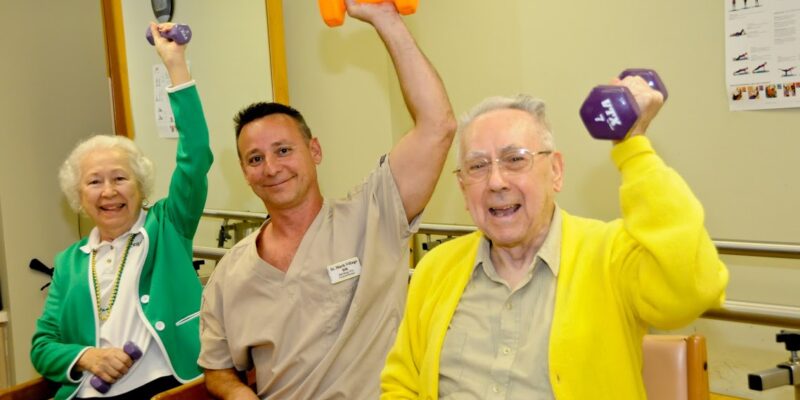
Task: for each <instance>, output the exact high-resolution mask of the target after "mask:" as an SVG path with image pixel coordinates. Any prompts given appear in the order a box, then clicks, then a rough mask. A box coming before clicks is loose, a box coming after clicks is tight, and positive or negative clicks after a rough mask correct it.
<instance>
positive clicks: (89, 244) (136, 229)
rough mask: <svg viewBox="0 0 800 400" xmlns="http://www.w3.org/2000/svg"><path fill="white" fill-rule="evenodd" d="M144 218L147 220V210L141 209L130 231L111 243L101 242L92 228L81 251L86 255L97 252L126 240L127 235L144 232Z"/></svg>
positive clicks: (98, 234)
mask: <svg viewBox="0 0 800 400" xmlns="http://www.w3.org/2000/svg"><path fill="white" fill-rule="evenodd" d="M145 218H147V210H145V209H144V208H143V209H142V211H141V212H139V219H137V220H136V222H135V223H134V224H133V226H132V227H131V229H128V231H127V232H125V233H123V234H122V235H119V237H117V238H116V239H114V240H113V241H111V242H108V241H103V242H101V241H100V230H99V229H97V227H94V228H92V231H91V232H90V233H89V239H88V240H87V241H86V244H85V245H83V246H81V251H82V252H84V253H86V254H89V253H91V252H92V251H94V250H97V249H99V248H100V247H103V246H105V245H108V244H114V243H117V242H118V241H125V240H128V234H137V233H140V232H143V231H144V220H145Z"/></svg>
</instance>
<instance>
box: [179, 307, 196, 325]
mask: <svg viewBox="0 0 800 400" xmlns="http://www.w3.org/2000/svg"><path fill="white" fill-rule="evenodd" d="M199 316H200V311H199V310H198V311H196V312H193V313H191V314H189V315H187V316H185V317H183V318H181V319H179V320H178V322H176V323H175V326H176V327H177V326H181V325H183V324H186V323H187V322H189V321H192V320H194V319H197V318H198V317H199Z"/></svg>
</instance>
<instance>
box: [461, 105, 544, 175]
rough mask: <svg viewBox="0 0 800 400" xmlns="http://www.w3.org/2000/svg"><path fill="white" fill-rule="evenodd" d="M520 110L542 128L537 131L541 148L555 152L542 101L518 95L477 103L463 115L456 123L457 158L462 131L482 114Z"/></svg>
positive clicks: (462, 140)
mask: <svg viewBox="0 0 800 400" xmlns="http://www.w3.org/2000/svg"><path fill="white" fill-rule="evenodd" d="M505 109H509V110H520V111H524V112H526V113H528V114H529V115H530V116H531V117H533V119H534V120H535V121H537V122H538V123H539V124H540V125H541V126H542V128H544V129H539V130H538V133H539V140H541V142H542V146H544V148H545V149H548V150H555V148H556V142H555V139H554V138H553V130H552V128H551V127H550V121H548V120H547V114H546V113H545V104H544V101H542V100H539V99H535V98H533V97H531V96H528V95H526V94H518V95H516V96H514V97H509V96H495V97H489V98H486V99H484V100H483V101H481V102H480V103H478V104H477V105H476V106H475V107H472V109H471V110H469V111H467V112H466V113H464V115H462V116H461V118H459V121H458V147H457V150H456V151H457V156H458V159H461V146H462V145H463V144H464V143H463V142H464V133H463V132H464V131H465V130H466V129H467V128H469V126H470V124H472V122H473V121H474V120H475V119H476V118H478V117H480V116H481V115H483V114H486V113H488V112H491V111H496V110H505Z"/></svg>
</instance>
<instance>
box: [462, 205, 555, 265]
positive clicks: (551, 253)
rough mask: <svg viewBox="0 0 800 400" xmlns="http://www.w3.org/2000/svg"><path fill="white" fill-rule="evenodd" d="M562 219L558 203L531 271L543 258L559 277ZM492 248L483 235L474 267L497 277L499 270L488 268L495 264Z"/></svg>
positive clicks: (534, 258)
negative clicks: (491, 255) (492, 260)
mask: <svg viewBox="0 0 800 400" xmlns="http://www.w3.org/2000/svg"><path fill="white" fill-rule="evenodd" d="M561 220H562V217H561V208H560V207H559V206H558V204H556V205H555V209H554V210H553V219H552V220H551V221H550V230H549V231H548V232H547V237H545V239H544V242H543V243H542V247H540V248H539V252H537V253H536V255H535V256H534V257H533V262H532V263H531V268H530V269H531V271H532V270H533V268H534V266H536V265H537V263H538V262H539V261H540V260H541V261H542V262H543V263H544V264H545V265H546V266H547V267H548V268H550V271H551V272H552V273H553V276H555V277H558V271H559V269H560V266H561V223H562V221H561ZM491 248H492V242H491V241H490V240H489V239H488V238H487V237H486V236H485V235H481V239H480V243H479V244H478V254H477V256H476V257H475V265H474V266H473V268H474V269H476V270H477V268H478V267H481V268H482V269H483V270H484V272H485V273H486V274H487V275H489V276H490V277H496V275H497V272H496V271H495V270H494V268H493V267H492V268H487V266H493V264H492V262H491V257H490V254H491Z"/></svg>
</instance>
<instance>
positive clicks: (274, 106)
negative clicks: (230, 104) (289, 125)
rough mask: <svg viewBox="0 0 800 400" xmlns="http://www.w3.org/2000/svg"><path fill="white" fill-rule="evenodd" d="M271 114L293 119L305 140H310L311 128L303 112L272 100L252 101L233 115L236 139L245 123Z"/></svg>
mask: <svg viewBox="0 0 800 400" xmlns="http://www.w3.org/2000/svg"><path fill="white" fill-rule="evenodd" d="M273 114H284V115H287V116H289V117H290V118H292V119H293V120H295V122H297V126H298V127H299V128H300V132H302V133H303V137H304V138H305V140H306V141H309V140H311V138H312V136H311V128H309V127H308V124H306V120H305V118H303V114H300V111H297V110H295V109H294V108H292V107H289V106H287V105H285V104H281V103H273V102H271V103H266V102H259V103H253V104H250V105H249V106H247V107H245V108H243V109H242V110H241V111H239V112H238V113H237V114H236V116H235V117H233V122H234V124H236V139H237V140H238V139H239V134H241V133H242V128H244V126H245V125H247V124H249V123H251V122H253V121H255V120H257V119H259V118H263V117H266V116H269V115H273Z"/></svg>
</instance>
